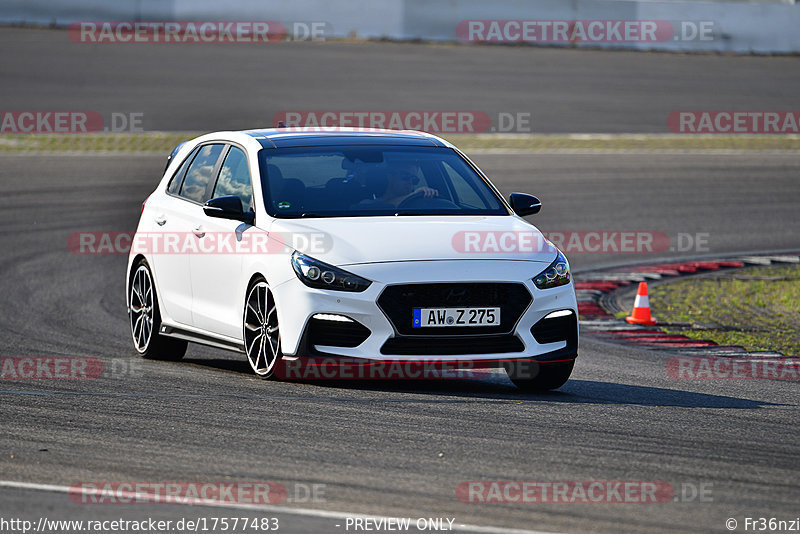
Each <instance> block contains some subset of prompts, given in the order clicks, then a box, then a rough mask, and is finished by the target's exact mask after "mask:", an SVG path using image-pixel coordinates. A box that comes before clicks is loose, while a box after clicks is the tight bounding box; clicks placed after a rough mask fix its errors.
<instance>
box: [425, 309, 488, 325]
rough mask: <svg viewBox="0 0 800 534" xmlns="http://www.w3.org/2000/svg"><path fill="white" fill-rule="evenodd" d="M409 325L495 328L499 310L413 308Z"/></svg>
mask: <svg viewBox="0 0 800 534" xmlns="http://www.w3.org/2000/svg"><path fill="white" fill-rule="evenodd" d="M411 324H412V325H413V326H414V327H415V328H416V327H419V328H424V327H427V326H497V325H499V324H500V308H414V309H413V319H412V321H411Z"/></svg>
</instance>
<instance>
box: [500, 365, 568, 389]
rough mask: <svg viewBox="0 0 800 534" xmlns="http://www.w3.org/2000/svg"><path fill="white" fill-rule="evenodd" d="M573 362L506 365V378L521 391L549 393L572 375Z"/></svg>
mask: <svg viewBox="0 0 800 534" xmlns="http://www.w3.org/2000/svg"><path fill="white" fill-rule="evenodd" d="M574 366H575V360H572V361H569V362H558V363H547V362H542V363H540V362H536V361H533V360H530V361H519V362H509V363H508V364H506V366H505V368H506V373H508V378H510V379H511V381H512V382H513V383H514V385H515V386H517V387H518V388H519V389H521V390H523V391H550V390H552V389H557V388H560V387H561V386H563V385H564V384H565V383H566V382H567V380H569V377H570V375H571V374H572V368H573V367H574Z"/></svg>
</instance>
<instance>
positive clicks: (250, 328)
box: [243, 280, 282, 378]
mask: <svg viewBox="0 0 800 534" xmlns="http://www.w3.org/2000/svg"><path fill="white" fill-rule="evenodd" d="M243 323H244V324H243V328H244V348H245V352H246V353H247V361H248V362H250V368H251V369H252V370H253V372H254V373H255V374H257V375H258V376H260V377H261V378H270V377H272V375H273V373H274V371H275V362H277V361H278V360H279V359H280V358H281V356H282V353H281V331H280V327H279V325H278V308H277V306H276V304H275V297H274V295H273V294H272V291H270V289H269V286H268V285H267V283H266V282H265V281H264V280H257V281H256V282H254V283H253V284H252V285H251V286H250V288H249V289H248V290H247V298H246V299H245V304H244V320H243Z"/></svg>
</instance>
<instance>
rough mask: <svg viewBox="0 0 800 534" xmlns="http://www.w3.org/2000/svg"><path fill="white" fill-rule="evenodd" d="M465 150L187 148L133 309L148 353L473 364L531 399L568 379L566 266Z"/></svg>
mask: <svg viewBox="0 0 800 534" xmlns="http://www.w3.org/2000/svg"><path fill="white" fill-rule="evenodd" d="M540 206H541V204H540V203H539V201H538V199H536V197H533V196H530V195H525V194H522V193H513V194H512V195H511V196H510V201H509V203H506V201H505V200H504V199H503V197H502V196H501V194H500V193H499V191H498V190H497V189H496V188H495V187H494V186H493V185H492V184H491V183H490V182H489V180H488V178H487V177H486V176H485V175H484V174H483V173H482V172H481V171H480V169H478V167H477V166H476V165H475V164H474V163H473V162H472V161H470V159H469V158H467V156H466V155H464V154H463V153H462V152H461V151H459V150H458V149H457V148H456V147H454V146H453V145H451V144H450V143H448V142H447V141H444V140H443V139H440V138H438V137H436V136H433V135H430V134H426V133H421V132H413V131H390V130H367V129H352V130H351V129H336V130H333V131H323V130H318V129H303V128H300V129H295V128H292V129H281V128H277V129H265V130H252V131H244V132H217V133H211V134H208V135H203V136H201V137H198V138H197V139H194V140H192V141H188V142H186V143H183V144H181V145H179V146H178V147H176V149H175V150H174V151H173V153H172V154H171V155H170V158H169V161H168V164H167V168H166V170H165V173H164V176H163V178H162V179H161V181H160V183H159V185H158V187H157V188H156V190H155V191H154V192H153V193H152V194H151V195H150V196H149V197H148V198H147V200H146V201H145V202H144V204H143V206H142V214H141V219H140V221H139V226H138V229H137V234H136V236H135V237H134V240H133V246H132V249H131V254H130V257H129V260H128V272H127V277H126V295H127V304H128V314H129V316H130V326H131V333H132V337H133V342H134V346H135V347H136V350H137V351H138V352H139V353H140V354H141V355H142V356H144V357H147V358H160V359H179V358H181V357H182V356H183V355H184V353H185V351H186V345H187V341H192V342H197V343H202V344H206V345H211V346H215V347H220V348H224V349H231V350H235V351H239V352H243V353H245V354H246V355H247V359H248V360H249V362H250V365H251V367H252V369H253V371H254V372H255V373H256V374H258V375H259V376H262V377H269V376H273V375H278V376H280V372H276V371H277V370H278V369H279V367H280V365H282V364H283V363H282V362H289V361H298V360H301V361H306V360H308V361H311V360H313V359H315V358H317V359H318V358H327V359H329V360H330V359H334V361H338V359H341V361H342V362H345V361H347V362H354V361H355V362H368V363H374V362H387V361H391V362H469V363H470V365H473V366H478V365H479V366H487V367H491V366H496V367H500V366H502V367H505V368H506V370H507V371H508V373H509V376H510V378H511V379H512V380H513V381H514V383H515V384H517V385H518V386H519V387H521V388H524V389H532V390H546V389H553V388H557V387H559V386H561V385H562V384H564V382H566V381H567V379H568V378H569V376H570V373H571V372H572V368H573V364H574V361H575V358H576V357H577V345H578V315H577V314H578V310H577V303H576V299H575V290H574V286H573V283H572V280H571V275H570V270H569V264H568V262H567V260H566V258H565V257H564V256H563V255H562V253H561V252H560V251H559V250H558V249H557V248H555V247H554V246H553V245H552V244H551V243H550V242H548V241H547V240H546V239H544V238H543V237H542V234H541V233H540V232H539V231H538V230H537V229H536V228H535V227H534V226H532V225H531V224H529V223H528V222H526V221H525V220H524V219H523V218H522V216H524V215H529V214H534V213H537V212H538V211H539V209H540Z"/></svg>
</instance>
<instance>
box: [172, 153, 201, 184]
mask: <svg viewBox="0 0 800 534" xmlns="http://www.w3.org/2000/svg"><path fill="white" fill-rule="evenodd" d="M197 150H198V149H196V148H195V149H194V150H193V151H192V153H191V154H189V155H188V156H187V157H186V159H185V160H183V164H181V166H180V168H179V169H178V172H176V173H175V174H174V175H173V176H172V179H171V180H170V181H169V185H168V186H167V192H168V193H170V194H173V195H177V194H178V191H179V190H180V188H181V182H183V175H184V174H186V169H187V168H189V164H190V163H191V162H192V160H193V159H194V157H195V155H196V154H197Z"/></svg>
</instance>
